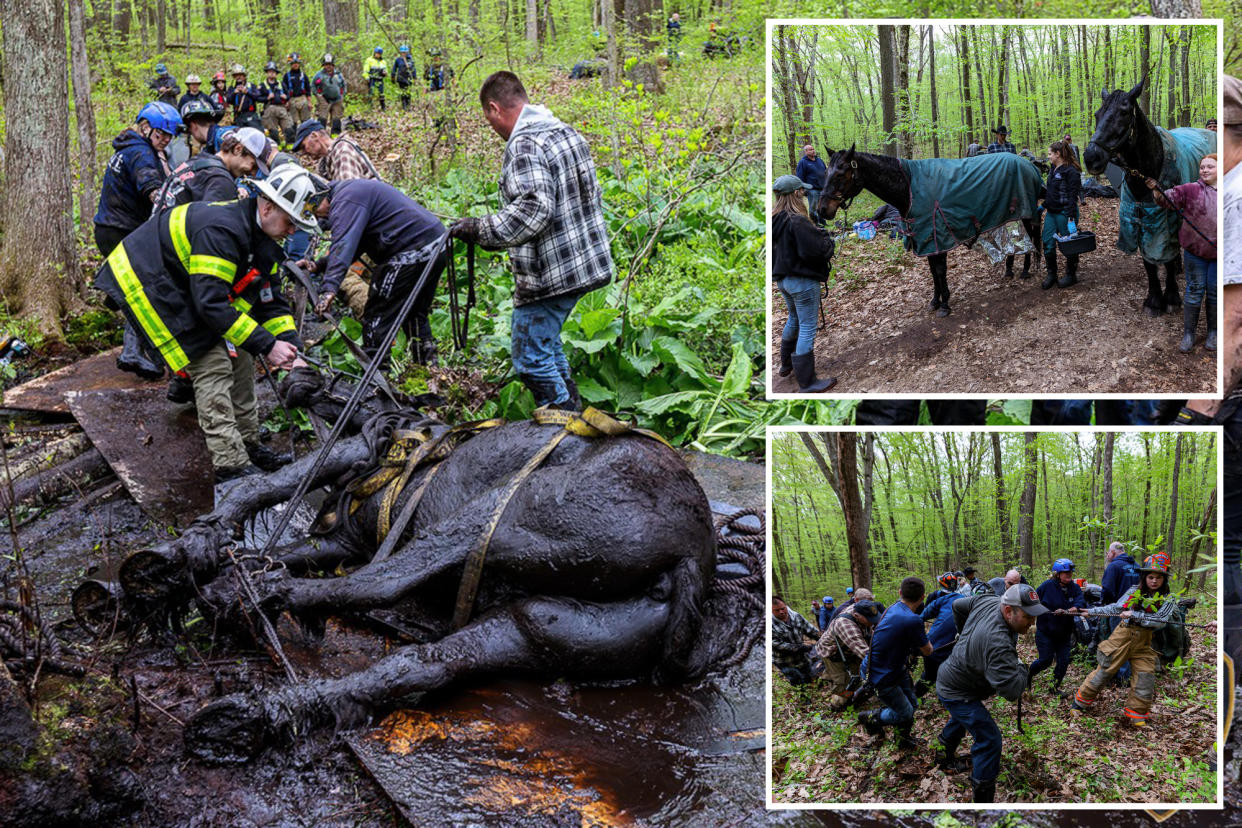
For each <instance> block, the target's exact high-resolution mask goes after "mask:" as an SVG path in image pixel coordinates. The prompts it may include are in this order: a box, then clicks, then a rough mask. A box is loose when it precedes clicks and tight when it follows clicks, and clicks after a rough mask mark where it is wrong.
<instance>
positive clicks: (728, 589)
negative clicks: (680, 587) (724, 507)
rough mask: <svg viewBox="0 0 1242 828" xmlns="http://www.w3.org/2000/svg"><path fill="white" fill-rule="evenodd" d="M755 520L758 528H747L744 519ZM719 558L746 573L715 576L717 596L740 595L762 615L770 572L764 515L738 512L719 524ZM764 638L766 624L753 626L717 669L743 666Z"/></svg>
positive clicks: (714, 592)
mask: <svg viewBox="0 0 1242 828" xmlns="http://www.w3.org/2000/svg"><path fill="white" fill-rule="evenodd" d="M746 517H754V518H756V519H757V520H758V524H759V525H758V527H757V528H754V527H750V526H746V525H744V524H743V523H742V519H743V518H746ZM716 558H717V560H719V559H721V558H724V559H727V560H730V561H735V562H737V563H740V564H743V565H744V566H745V567H746V570H747V574H746V575H743V576H741V577H738V578H722V577H720V576H716V577H715V578H714V579H713V580H712V593H713V594H714V595H719V596H725V595H737V596H740V597H742V598H743V599H745V601H746V603H747V604H748V605H749V606H750V608H751V609H753V610H755V611H756V612H760V613H762V611H763V601H762V599H761V598H760V596H759V594H760V593H762V592H763V589H764V583H765V579H766V575H765V573H766V570H767V560H766V559H767V555H766V547H765V535H764V522H763V514H762V513H761V512H760V511H758V510H757V509H739V510H738V511H736V512H734V513H732V514H730V515H726V516H725V517H723V518H720V519H719V520H718V521H717V522H716ZM762 637H763V624H751V625H750V630H749V631H748V632H747V633H746V636H745V637H744V638H743V639H742V640H741V642H740V643H739V644H738V647H737V649H736V650H735V651H734V653H733V655H731V656H729V657H728V658H727V659H725V660H723V661H721V662H719V663H718V664H717V665H716V667H717V669H721V670H726V669H729V668H730V667H736V666H737V665H739V664H741V663H742V662H743V661H745V660H746V658H747V657H748V656H749V655H750V651H751V649H752V648H754V646H755V645H756V644H757V643H758V642H759V639H760V638H762Z"/></svg>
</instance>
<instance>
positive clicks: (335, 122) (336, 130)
mask: <svg viewBox="0 0 1242 828" xmlns="http://www.w3.org/2000/svg"><path fill="white" fill-rule="evenodd" d="M332 134H333V135H340V134H341V119H340V118H333V119H332Z"/></svg>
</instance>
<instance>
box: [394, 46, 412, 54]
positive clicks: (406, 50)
mask: <svg viewBox="0 0 1242 828" xmlns="http://www.w3.org/2000/svg"><path fill="white" fill-rule="evenodd" d="M397 51H398V52H401V53H402V54H407V55H408V54H409V53H410V47H409V46H402V47H400V48H399V49H397Z"/></svg>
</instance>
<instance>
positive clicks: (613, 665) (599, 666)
mask: <svg viewBox="0 0 1242 828" xmlns="http://www.w3.org/2000/svg"><path fill="white" fill-rule="evenodd" d="M668 622H669V614H668V604H667V603H666V602H664V601H660V600H657V599H655V598H650V597H642V598H636V599H631V600H629V601H618V602H614V603H607V604H597V603H588V602H582V601H574V600H570V599H565V598H542V597H539V598H529V599H526V600H523V601H521V602H519V603H517V604H514V605H510V606H507V607H504V608H501V609H499V610H498V611H495V612H493V613H490V614H488V615H485V616H483V617H482V618H479V619H478V620H476V621H474V622H472V623H470V624H467V625H466V626H465V627H463V628H462V629H460V630H458V631H457V632H454V633H451V634H450V635H448V636H445V637H444V638H443V639H441V640H440V641H436V642H433V643H430V644H412V645H410V646H407V647H404V648H402V649H400V650H397V651H396V652H395V653H393V654H392V655H390V656H388V657H386V658H384V659H382V660H381V661H379V662H377V663H376V664H374V665H373V666H371V667H369V668H367V669H366V670H363V671H361V672H359V673H355V674H353V675H349V676H345V677H344V678H340V679H328V680H319V681H310V682H304V683H301V684H296V685H293V686H290V687H285V688H281V689H279V690H276V691H274V692H271V691H269V692H261V693H260V692H250V693H236V694H233V695H231V696H226V697H225V698H222V699H218V700H216V701H214V702H212V703H211V704H209V705H207V706H206V707H205V708H203V709H202V710H200V711H199V712H198V713H196V714H195V715H194V716H193V717H192V718H191V719H190V721H189V723H188V724H187V725H186V728H185V743H186V747H187V748H188V749H189V751H190V752H191V753H192V754H193V755H194V756H196V757H197V758H199V759H201V760H204V761H209V762H244V761H246V760H248V759H251V758H253V757H254V756H256V755H257V754H258V753H259V752H260V751H261V750H263V749H264V748H266V747H268V746H276V745H280V744H283V743H286V742H288V741H290V740H291V739H292V738H293V736H294V735H296V734H303V733H305V732H307V730H309V729H310V728H311V727H315V726H323V725H326V724H334V725H335V726H336V727H338V728H340V729H345V730H347V729H351V728H353V727H356V726H358V725H360V724H362V723H364V722H366V721H367V720H368V719H369V717H370V716H371V715H372V714H373V713H374V712H375V711H376V710H377V709H378V708H381V707H384V706H386V705H388V704H391V703H393V702H396V701H397V700H399V699H401V698H402V697H404V696H408V695H409V694H411V693H416V692H426V691H428V690H435V689H437V688H441V687H445V686H447V685H449V684H452V683H455V682H459V681H462V680H465V679H470V678H476V677H480V676H485V675H490V674H496V673H503V674H505V675H514V674H534V675H549V674H555V675H564V674H571V675H574V676H576V677H585V678H619V677H627V676H635V675H641V674H644V673H649V672H650V671H651V670H652V669H653V668H654V667H656V666H658V664H659V662H660V656H661V654H662V646H661V645H662V643H663V637H664V632H665V627H666V626H667V624H668Z"/></svg>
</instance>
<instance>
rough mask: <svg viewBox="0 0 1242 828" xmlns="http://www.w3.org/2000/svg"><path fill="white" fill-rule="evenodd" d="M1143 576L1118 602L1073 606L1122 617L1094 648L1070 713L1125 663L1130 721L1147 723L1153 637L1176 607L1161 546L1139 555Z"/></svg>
mask: <svg viewBox="0 0 1242 828" xmlns="http://www.w3.org/2000/svg"><path fill="white" fill-rule="evenodd" d="M1139 572H1140V573H1142V581H1140V582H1139V584H1137V585H1135V586H1132V587H1130V588H1129V589H1128V590H1126V593H1125V594H1124V595H1122V596H1121V598H1120V599H1118V600H1117V601H1116V602H1114V603H1111V604H1104V605H1102V606H1099V607H1090V608H1088V609H1079V610H1076V611H1073V612H1072V614H1075V615H1097V616H1099V615H1103V616H1116V617H1118V618H1119V619H1120V620H1121V623H1120V624H1118V625H1117V628H1116V629H1115V630H1113V634H1112V635H1110V636H1109V637H1108V640H1107V641H1104V642H1102V643H1101V644H1100V646H1099V648H1098V649H1097V650H1096V659H1097V661H1098V662H1099V665H1100V666H1098V667H1096V668H1095V669H1094V670H1092V671H1091V675H1089V676H1087V678H1086V680H1084V681H1083V683H1082V685H1081V686H1080V687H1079V688H1078V691H1077V692H1076V693H1075V694H1074V699H1073V701H1072V702H1071V703H1070V706H1071V707H1072V708H1073V711H1072V712H1073V715H1074V716H1081V715H1083V714H1084V713H1086V712H1087V711H1088V710H1090V709H1091V707H1092V706H1093V705H1094V704H1095V700H1096V697H1098V696H1099V695H1100V691H1101V690H1103V689H1104V685H1105V684H1106V683H1108V680H1109V679H1111V678H1112V677H1113V676H1115V675H1116V674H1117V671H1118V670H1120V669H1121V668H1122V666H1123V665H1126V664H1129V665H1130V667H1131V668H1132V674H1131V676H1130V696H1129V698H1127V699H1126V706H1125V715H1126V719H1127V720H1129V722H1130V724H1131V725H1132V726H1134V727H1146V726H1147V717H1148V715H1149V714H1150V713H1151V705H1152V702H1153V701H1154V699H1155V696H1156V651H1155V650H1154V649H1152V646H1151V638H1152V634H1153V633H1155V631H1156V630H1160V629H1163V628H1164V625H1165V622H1167V621H1169V620H1170V619H1171V618H1172V617H1173V613H1174V612H1176V611H1177V596H1176V595H1170V594H1169V556H1168V555H1165V554H1164V553H1163V552H1157V553H1156V554H1155V555H1149V556H1147V558H1145V559H1144V560H1143V565H1142V567H1140V568H1139Z"/></svg>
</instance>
